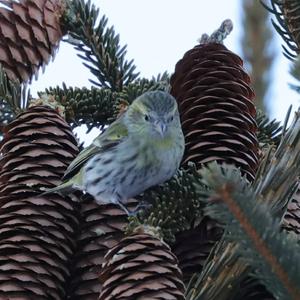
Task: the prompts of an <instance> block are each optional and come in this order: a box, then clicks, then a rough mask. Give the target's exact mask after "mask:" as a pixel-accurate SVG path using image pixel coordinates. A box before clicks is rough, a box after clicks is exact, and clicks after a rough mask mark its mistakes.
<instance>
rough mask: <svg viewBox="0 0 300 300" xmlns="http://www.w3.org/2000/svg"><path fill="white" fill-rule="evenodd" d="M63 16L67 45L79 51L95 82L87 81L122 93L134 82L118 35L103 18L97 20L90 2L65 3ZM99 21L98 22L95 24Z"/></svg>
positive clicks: (97, 13) (129, 62)
mask: <svg viewBox="0 0 300 300" xmlns="http://www.w3.org/2000/svg"><path fill="white" fill-rule="evenodd" d="M67 4H68V6H67V9H66V12H65V15H64V17H63V25H64V27H65V31H67V32H68V35H69V38H68V39H66V41H67V42H68V43H70V44H71V45H73V46H74V48H75V49H76V50H77V51H78V52H79V54H78V56H79V57H80V58H81V59H83V60H84V63H83V64H84V66H86V67H87V68H88V69H89V70H90V71H91V73H92V74H93V75H94V76H95V77H96V78H97V81H95V80H90V81H91V82H92V83H93V84H95V85H96V86H99V87H104V88H108V89H111V90H112V91H121V90H122V88H123V86H125V85H128V84H129V83H130V82H132V81H133V80H134V79H136V78H137V77H138V75H139V73H136V72H135V68H136V67H135V65H134V63H133V60H131V61H127V60H126V58H125V56H126V53H127V51H126V46H123V47H121V46H120V38H119V35H118V34H116V33H115V30H114V28H113V26H112V27H108V26H107V23H108V19H107V17H106V16H105V15H103V16H102V17H101V18H100V20H99V9H97V8H96V7H95V5H94V4H91V1H90V0H89V1H87V2H86V3H85V2H84V0H73V1H67ZM98 20H99V21H98Z"/></svg>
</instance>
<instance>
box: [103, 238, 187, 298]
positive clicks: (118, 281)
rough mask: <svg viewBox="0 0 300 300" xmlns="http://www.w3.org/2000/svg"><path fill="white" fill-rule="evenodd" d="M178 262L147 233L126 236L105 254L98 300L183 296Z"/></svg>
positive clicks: (166, 247) (164, 246)
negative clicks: (101, 288)
mask: <svg viewBox="0 0 300 300" xmlns="http://www.w3.org/2000/svg"><path fill="white" fill-rule="evenodd" d="M177 264H178V262H177V259H176V257H175V256H174V254H172V252H171V251H170V249H169V247H168V246H167V245H166V244H165V243H164V242H162V241H161V240H159V239H158V238H156V237H154V236H152V235H151V234H148V233H139V234H133V235H131V236H128V237H126V238H124V239H123V240H121V241H120V243H119V244H117V245H116V246H115V247H114V248H113V249H111V250H110V251H109V252H108V253H107V255H106V256H105V262H104V264H103V271H102V274H101V277H100V278H101V280H102V282H103V290H102V293H101V295H100V298H99V300H109V299H111V300H132V299H141V300H142V299H161V300H163V299H169V300H180V299H182V300H183V299H184V286H183V283H182V276H181V272H180V269H179V268H178V266H177Z"/></svg>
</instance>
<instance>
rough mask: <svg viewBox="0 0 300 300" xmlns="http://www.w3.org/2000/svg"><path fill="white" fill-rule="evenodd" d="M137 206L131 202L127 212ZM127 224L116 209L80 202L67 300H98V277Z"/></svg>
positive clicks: (99, 285)
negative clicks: (78, 225) (105, 257)
mask: <svg viewBox="0 0 300 300" xmlns="http://www.w3.org/2000/svg"><path fill="white" fill-rule="evenodd" d="M136 205H137V202H136V200H131V201H130V202H129V203H128V208H129V209H131V208H134V207H136ZM131 206H132V207H131ZM127 223H128V218H127V215H126V214H125V212H124V211H123V210H122V209H120V208H119V207H118V206H117V205H115V204H103V205H99V204H97V203H96V202H95V201H94V199H93V198H91V197H90V196H87V197H84V199H82V204H81V221H80V234H79V237H78V238H77V247H78V248H77V250H76V255H75V257H74V261H73V263H72V274H71V283H70V284H69V286H68V298H69V299H72V300H76V299H78V300H79V299H80V300H97V299H98V298H99V294H100V292H101V289H102V285H101V283H100V281H99V274H100V271H101V265H102V263H103V261H104V256H105V254H106V253H107V252H108V250H109V249H111V248H112V247H114V246H115V245H117V243H118V242H119V241H120V240H121V239H122V238H123V237H124V230H125V226H126V225H127Z"/></svg>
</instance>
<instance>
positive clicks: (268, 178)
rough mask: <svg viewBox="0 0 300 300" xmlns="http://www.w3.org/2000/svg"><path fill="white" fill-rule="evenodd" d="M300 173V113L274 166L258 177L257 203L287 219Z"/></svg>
mask: <svg viewBox="0 0 300 300" xmlns="http://www.w3.org/2000/svg"><path fill="white" fill-rule="evenodd" d="M286 119H287V118H286ZM262 163H263V162H262ZM299 170H300V111H298V112H296V113H295V117H294V120H293V122H292V124H291V125H290V127H289V128H288V129H287V130H286V131H285V132H284V133H283V136H282V138H281V141H280V144H279V146H278V148H277V150H276V151H275V152H274V154H273V155H272V157H271V158H270V162H269V163H268V164H266V167H265V168H264V170H261V172H259V173H258V174H257V176H256V180H255V182H254V184H253V187H254V189H255V194H256V197H257V199H258V200H259V201H261V202H266V203H268V204H269V205H270V209H271V211H272V215H273V216H276V217H278V218H280V219H282V217H283V216H284V214H285V211H286V208H287V204H288V202H289V200H291V197H292V195H293V193H294V192H295V189H296V187H297V182H298V176H299Z"/></svg>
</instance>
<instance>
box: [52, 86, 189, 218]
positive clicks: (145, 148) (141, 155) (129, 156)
mask: <svg viewBox="0 0 300 300" xmlns="http://www.w3.org/2000/svg"><path fill="white" fill-rule="evenodd" d="M183 152H184V136H183V133H182V129H181V123H180V118H179V113H178V108H177V103H176V100H175V98H174V97H173V96H171V95H170V94H169V93H167V92H162V91H152V92H146V93H144V94H143V95H141V96H140V97H138V98H137V99H135V100H134V101H133V102H132V104H131V105H130V106H129V107H128V109H127V110H126V112H125V113H124V114H122V116H121V117H120V118H119V119H117V120H116V121H115V122H113V123H112V124H111V125H110V126H109V127H108V128H107V129H106V130H105V131H104V132H103V133H102V134H100V135H99V136H98V137H97V138H96V139H95V140H94V141H93V143H92V144H91V145H90V146H88V147H87V148H86V149H84V150H83V151H82V152H81V153H80V154H79V155H78V156H77V157H76V158H75V159H74V161H73V162H72V163H71V164H70V165H69V167H68V169H67V170H66V173H65V174H64V177H63V180H64V182H63V183H62V184H61V185H59V186H57V187H55V188H53V189H50V190H48V191H47V192H46V193H47V194H49V193H53V192H58V193H63V194H64V193H66V192H71V191H72V190H76V189H79V190H83V191H86V192H88V193H89V194H91V195H92V196H93V197H94V198H95V200H96V201H97V202H98V203H116V204H119V205H120V207H122V208H123V209H124V210H125V211H126V213H127V214H130V212H129V211H128V210H127V208H126V206H125V204H126V200H127V199H129V198H131V197H134V196H136V195H139V194H140V193H142V192H144V191H145V190H146V189H148V188H149V187H151V186H154V185H157V184H160V183H163V182H164V181H166V180H168V179H170V178H171V177H172V176H173V175H174V173H175V172H176V170H177V169H178V167H179V164H180V162H181V159H182V156H183Z"/></svg>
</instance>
